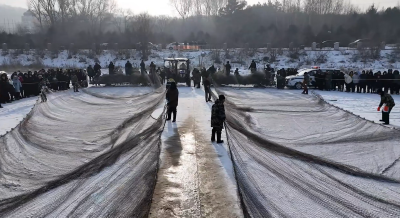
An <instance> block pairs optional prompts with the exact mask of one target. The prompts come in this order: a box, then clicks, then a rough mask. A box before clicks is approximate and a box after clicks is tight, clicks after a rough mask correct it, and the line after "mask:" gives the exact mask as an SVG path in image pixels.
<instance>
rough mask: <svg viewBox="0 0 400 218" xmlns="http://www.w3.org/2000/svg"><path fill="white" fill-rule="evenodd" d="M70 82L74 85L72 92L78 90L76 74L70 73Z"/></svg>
mask: <svg viewBox="0 0 400 218" xmlns="http://www.w3.org/2000/svg"><path fill="white" fill-rule="evenodd" d="M71 82H72V85H73V86H74V92H79V90H78V86H79V84H78V76H77V75H76V74H73V75H72V78H71Z"/></svg>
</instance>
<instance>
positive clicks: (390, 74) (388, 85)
mask: <svg viewBox="0 0 400 218" xmlns="http://www.w3.org/2000/svg"><path fill="white" fill-rule="evenodd" d="M393 79H394V75H393V70H392V69H390V70H388V74H387V75H386V87H385V91H386V92H387V93H389V89H390V94H392V95H393V93H394V92H393V91H394V86H393V84H394V83H393Z"/></svg>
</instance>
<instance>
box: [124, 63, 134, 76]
mask: <svg viewBox="0 0 400 218" xmlns="http://www.w3.org/2000/svg"><path fill="white" fill-rule="evenodd" d="M132 68H133V66H132V63H131V62H129V61H127V62H126V64H125V74H126V75H128V76H130V75H132Z"/></svg>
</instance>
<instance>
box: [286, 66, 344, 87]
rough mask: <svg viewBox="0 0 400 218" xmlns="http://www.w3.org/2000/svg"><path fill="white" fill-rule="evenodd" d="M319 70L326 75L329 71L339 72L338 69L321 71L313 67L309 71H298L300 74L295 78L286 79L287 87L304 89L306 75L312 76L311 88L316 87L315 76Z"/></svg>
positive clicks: (288, 77)
mask: <svg viewBox="0 0 400 218" xmlns="http://www.w3.org/2000/svg"><path fill="white" fill-rule="evenodd" d="M318 70H321V71H322V73H326V72H327V71H329V70H330V71H338V72H340V70H338V69H320V68H319V67H313V68H309V69H301V70H299V71H298V73H297V74H296V75H294V76H287V77H286V78H285V80H286V81H285V82H286V87H289V88H295V89H302V87H303V84H302V83H303V80H304V73H308V75H309V76H310V84H308V86H309V87H314V86H315V74H316V73H317V71H318Z"/></svg>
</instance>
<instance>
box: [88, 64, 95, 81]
mask: <svg viewBox="0 0 400 218" xmlns="http://www.w3.org/2000/svg"><path fill="white" fill-rule="evenodd" d="M86 72H87V74H88V76H89V82H93V77H94V76H95V75H96V74H95V72H94V69H93V68H92V65H89V67H88V68H86Z"/></svg>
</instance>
